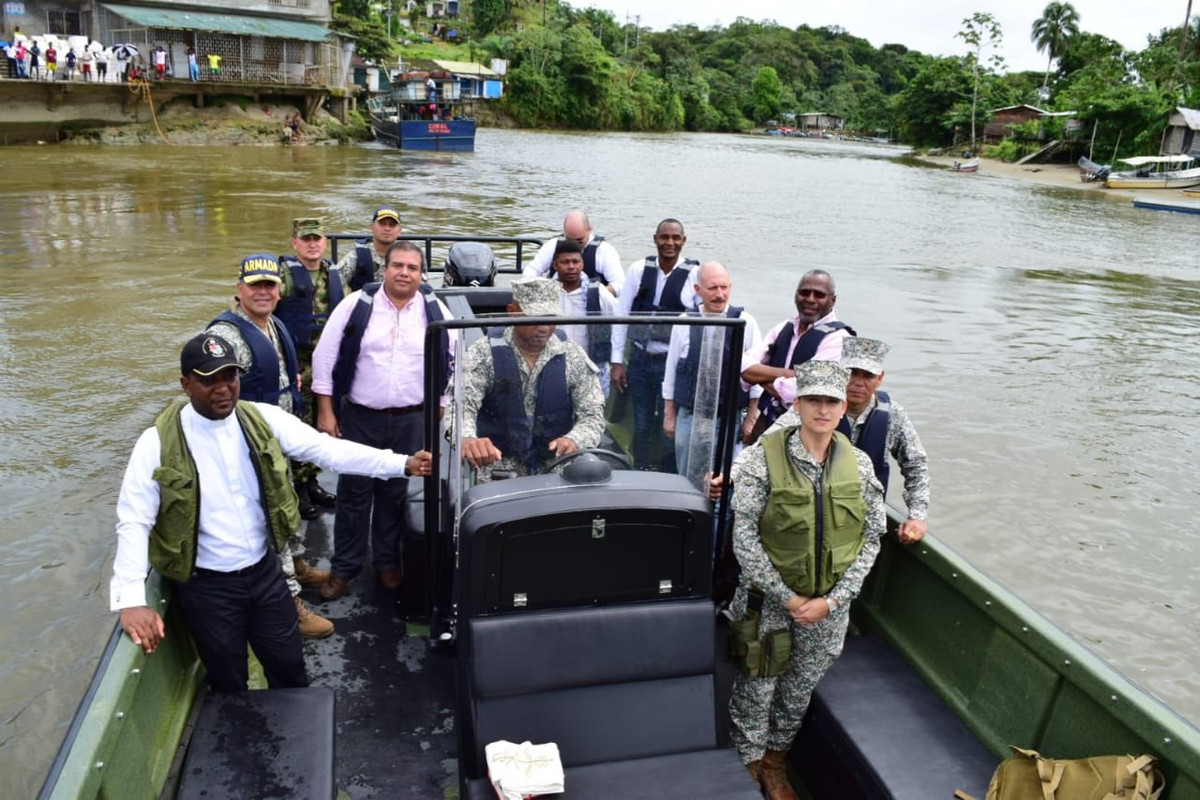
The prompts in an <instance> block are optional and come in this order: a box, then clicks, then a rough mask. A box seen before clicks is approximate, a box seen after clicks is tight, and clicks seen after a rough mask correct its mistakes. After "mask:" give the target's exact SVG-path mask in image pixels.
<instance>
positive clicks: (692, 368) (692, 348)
mask: <svg viewBox="0 0 1200 800" xmlns="http://www.w3.org/2000/svg"><path fill="white" fill-rule="evenodd" d="M742 311H743V309H742V307H741V306H729V307H728V308H726V309H725V316H726V317H728V318H729V319H738V318H739V317H741V316H742ZM688 314H689V315H691V316H694V317H695V316H700V312H699V311H689V312H688ZM705 330H711V329H710V328H703V327H701V326H699V325H693V326H691V327H690V328H689V329H688V336H689V339H688V354H687V358H683V359H680V360H679V361H678V362H677V363H676V365H675V398H674V399H675V405H677V406H679V407H680V408H687V409H691V408H692V407H693V406H694V405H695V401H696V378H697V375H698V374H699V372H700V349H701V347H703V343H704V331H705ZM724 334H725V340H724V341H725V344H724V349H723V350H722V351H721V353H722V355H721V358H722V362H721V388H720V394H719V395H718V397H725V394H726V392H727V391H728V389H729V387H728V386H727V385H726V380H725V366H726V365H727V364H728V363H729V357H730V352H729V331H724ZM749 405H750V392H748V391H746V390H743V389H742V388H741V385H740V383H739V386H738V408H746V407H747V406H749Z"/></svg>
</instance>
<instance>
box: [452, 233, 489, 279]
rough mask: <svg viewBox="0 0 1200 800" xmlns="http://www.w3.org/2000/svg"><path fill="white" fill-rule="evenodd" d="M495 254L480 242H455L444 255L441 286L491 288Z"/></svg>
mask: <svg viewBox="0 0 1200 800" xmlns="http://www.w3.org/2000/svg"><path fill="white" fill-rule="evenodd" d="M495 282H496V254H495V253H493V252H492V248H490V247H488V246H487V245H486V244H483V243H482V242H455V243H454V244H452V245H451V246H450V252H448V253H446V271H445V273H443V276H442V286H493V285H495Z"/></svg>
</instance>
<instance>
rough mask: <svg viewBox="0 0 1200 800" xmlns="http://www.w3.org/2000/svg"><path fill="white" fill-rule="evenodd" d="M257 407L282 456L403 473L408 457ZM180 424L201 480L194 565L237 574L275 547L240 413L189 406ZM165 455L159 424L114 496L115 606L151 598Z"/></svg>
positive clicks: (379, 473)
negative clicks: (218, 414)
mask: <svg viewBox="0 0 1200 800" xmlns="http://www.w3.org/2000/svg"><path fill="white" fill-rule="evenodd" d="M253 405H254V407H255V408H256V409H257V410H258V411H259V412H260V413H261V414H262V416H263V418H264V419H265V420H266V422H267V424H268V425H269V426H270V428H271V430H272V431H273V432H274V433H275V436H276V438H278V439H279V445H280V447H281V449H282V450H283V452H284V454H285V455H287V456H289V457H291V458H292V459H294V460H296V461H307V462H311V463H313V464H317V465H319V466H321V467H324V468H326V469H331V470H334V471H336V472H339V473H341V472H346V473H350V474H352V475H369V476H371V477H373V478H392V477H402V476H403V475H404V468H405V465H406V464H407V462H408V456H407V455H401V454H398V453H393V452H392V451H390V450H376V449H375V448H373V447H367V446H366V445H361V444H356V443H355V442H350V441H346V440H344V439H335V438H333V437H332V436H326V435H325V434H323V433H318V432H317V431H316V430H315V429H313V428H311V427H309V426H308V425H306V424H305V423H303V422H301V421H300V419H299V418H297V417H295V416H293V415H291V414H288V413H287V412H286V411H283V410H282V409H280V408H279V407H278V406H274V405H266V404H263V403H254V404H253ZM180 424H181V426H182V428H183V436H184V439H185V441H186V443H187V447H188V450H189V451H190V452H191V455H192V460H193V461H195V464H196V472H197V475H198V476H199V479H200V521H199V535H198V537H197V541H196V566H197V567H201V568H203V569H211V570H217V571H220V572H232V571H234V570H239V569H243V568H245V567H249V566H253V565H254V564H257V563H258V562H259V561H261V560H262V559H263V557H264V556H265V555H266V554H267V550H268V548H270V547H272V545H271V544H270V543H269V541H268V539H269V536H270V534H269V530H268V526H267V520H266V517H265V516H264V514H263V507H262V494H261V492H260V490H259V485H258V477H257V476H256V474H255V472H254V464H253V463H252V462H251V460H250V450H249V446H248V445H247V443H246V436H245V434H244V433H243V432H242V427H241V425H240V424H239V423H238V421H237V415H236V414H230V415H229V416H228V417H226V418H225V419H222V420H211V419H208V418H206V417H202V416H200V415H199V414H198V413H196V410H195V409H194V408H192V406H191V405H186V406H184V407H183V409H182V411H181V414H180ZM160 456H161V442H160V440H159V436H158V429H157V428H155V427H150V428H148V429H146V431H145V432H143V433H142V435H141V437H140V438H139V439H138V441H137V444H136V445H135V446H134V448H133V455H132V456H130V458H129V466H128V467H126V468H125V478H124V480H123V481H122V482H121V495H120V498H119V499H118V500H117V555H116V559H115V560H114V562H113V577H112V581H111V582H110V583H109V608H110V609H111V610H112V611H117V610H120V609H122V608H130V607H133V606H144V605H145V604H146V586H145V582H146V573H147V572H149V570H150V560H149V555H148V552H149V543H150V529H151V528H152V527H154V521H155V519H156V517H157V516H158V504H159V497H160V495H159V485H158V482H157V481H155V480H154V471H155V470H156V469H158V468H159V467H160V466H161V465H162V462H161V459H160Z"/></svg>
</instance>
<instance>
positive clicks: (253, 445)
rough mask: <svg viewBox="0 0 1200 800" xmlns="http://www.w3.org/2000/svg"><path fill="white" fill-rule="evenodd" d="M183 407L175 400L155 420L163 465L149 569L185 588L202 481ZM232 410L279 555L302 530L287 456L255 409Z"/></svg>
mask: <svg viewBox="0 0 1200 800" xmlns="http://www.w3.org/2000/svg"><path fill="white" fill-rule="evenodd" d="M186 403H187V400H185V399H183V398H180V399H178V400H175V401H174V402H172V403H171V404H170V405H168V406H167V407H166V408H165V409H164V410H163V411H162V412H161V413H160V414H159V415H158V417H157V418H156V419H155V420H154V427H155V428H157V429H158V439H159V442H160V445H159V462H160V464H161V466H159V467H158V469H156V470H154V480H155V481H156V482H157V483H158V492H159V501H158V516H157V517H155V520H154V527H152V528H151V529H150V545H149V558H150V564H151V565H152V566H153V567H154V568H155V569H156V570H158V571H159V572H161V573H162V574H163V575H164V576H165V577H167V578H170V579H171V580H173V581H177V582H179V583H187V581H188V579H189V578H191V576H192V570H194V569H195V568H196V539H197V537H198V536H199V533H200V477H199V475H198V474H197V472H196V462H195V461H193V460H192V454H191V452H190V451H189V450H188V446H187V439H186V438H185V437H184V434H183V424H182V422H181V421H180V412H181V411H182V410H183V407H184V405H185V404H186ZM234 408H235V413H236V414H237V421H238V424H239V425H241V428H242V434H243V435H244V436H245V437H246V446H247V448H248V449H249V450H250V461H251V463H252V464H253V466H254V474H255V475H257V476H258V491H259V497H260V498H261V500H262V506H263V515H264V516H265V517H266V520H267V527H268V528H269V529H270V534H271V540H272V544H273V545H274V547H275V549H276V550H282V549H283V548H284V546H285V545H286V544H287V540H288V537H289V536H291V535H292V534H293V533H295V532H296V531H297V530H299V528H300V506H299V502H298V501H297V500H296V492H295V490H294V489H292V479H291V476H290V474H289V472H288V459H287V456H285V455H284V454H283V451H282V450H281V449H280V447H279V440H278V439H277V438H275V432H274V431H272V430H271V426H270V425H268V424H267V421H266V420H265V419H264V418H263V416H262V414H261V413H260V412H259V411H258V409H256V408H254V407H253V406H252V405H250V404H249V403H238V404H237V405H236V406H235V407H234Z"/></svg>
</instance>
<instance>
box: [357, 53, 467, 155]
mask: <svg viewBox="0 0 1200 800" xmlns="http://www.w3.org/2000/svg"><path fill="white" fill-rule="evenodd" d="M391 86H392V88H391V92H390V93H387V94H381V95H376V96H375V97H372V98H371V99H369V100H368V101H367V113H368V114H369V116H370V121H371V129H372V130H373V131H374V132H375V138H376V139H377V140H378V141H380V142H383V143H384V144H387V145H391V146H392V147H398V148H399V149H401V150H433V151H442V152H472V151H474V150H475V127H476V126H475V120H473V119H471V118H470V108H469V103H468V102H467V100H466V99H465V98H463V96H462V86H461V85H460V84H459V82H458V81H457V80H456V79H455V78H454V76H453V75H450V74H449V73H441V72H413V71H410V72H400V73H396V74H395V75H394V76H393V77H392V84H391Z"/></svg>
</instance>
